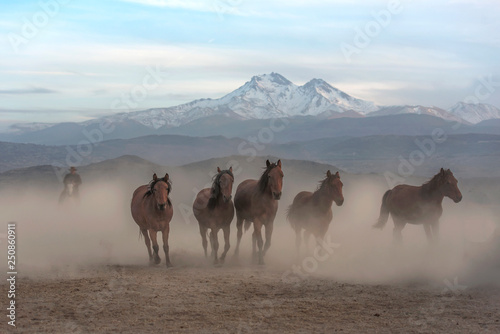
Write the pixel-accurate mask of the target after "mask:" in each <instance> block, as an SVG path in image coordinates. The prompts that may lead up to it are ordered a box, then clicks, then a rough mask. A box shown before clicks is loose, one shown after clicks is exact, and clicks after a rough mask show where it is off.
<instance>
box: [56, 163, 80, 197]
mask: <svg viewBox="0 0 500 334" xmlns="http://www.w3.org/2000/svg"><path fill="white" fill-rule="evenodd" d="M63 183H64V190H63V191H62V193H61V195H60V196H59V204H62V203H63V202H64V201H65V200H66V198H68V197H72V198H74V199H76V200H77V201H78V200H79V199H80V196H79V195H80V194H79V192H78V187H79V186H80V184H82V178H81V177H80V175H79V174H78V173H77V172H76V168H75V167H71V168H70V169H69V173H68V174H66V175H65V176H64V180H63Z"/></svg>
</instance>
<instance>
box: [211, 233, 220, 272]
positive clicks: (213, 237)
mask: <svg viewBox="0 0 500 334" xmlns="http://www.w3.org/2000/svg"><path fill="white" fill-rule="evenodd" d="M217 232H219V231H218V230H217V229H216V228H212V229H211V231H210V244H211V245H212V256H213V258H214V264H218V263H219V259H218V258H217V252H218V251H219V239H218V238H217Z"/></svg>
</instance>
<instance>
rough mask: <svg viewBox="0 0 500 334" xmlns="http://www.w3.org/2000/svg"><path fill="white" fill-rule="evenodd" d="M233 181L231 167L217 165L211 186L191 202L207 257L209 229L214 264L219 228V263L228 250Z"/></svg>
mask: <svg viewBox="0 0 500 334" xmlns="http://www.w3.org/2000/svg"><path fill="white" fill-rule="evenodd" d="M233 182H234V176H233V167H230V168H229V169H227V170H221V169H220V168H219V167H217V174H216V175H215V176H214V179H213V184H212V188H205V189H203V190H201V191H200V192H199V193H198V195H197V196H196V199H195V201H194V203H193V213H194V216H195V217H196V220H198V224H199V225H200V234H201V242H202V245H203V250H204V251H205V257H207V232H208V229H210V246H211V248H212V256H213V257H214V264H217V263H219V259H217V251H218V250H219V239H218V237H217V233H219V230H220V229H222V231H223V232H224V252H223V253H222V254H221V256H220V262H221V263H224V259H225V258H226V254H227V251H228V250H229V231H230V226H231V222H232V221H233V217H234V206H233V201H232V200H231V193H232V192H233Z"/></svg>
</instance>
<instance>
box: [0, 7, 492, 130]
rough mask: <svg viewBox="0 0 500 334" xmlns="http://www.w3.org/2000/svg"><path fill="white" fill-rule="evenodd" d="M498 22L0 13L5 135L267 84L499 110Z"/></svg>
mask: <svg viewBox="0 0 500 334" xmlns="http://www.w3.org/2000/svg"><path fill="white" fill-rule="evenodd" d="M43 4H45V5H43ZM498 17H500V1H498V0H484V1H481V0H470V1H469V0H447V1H439V0H435V1H427V0H419V1H417V0H414V1H408V0H400V1H398V0H391V1H378V0H377V1H376V0H367V1H350V0H340V1H320V0H307V1H306V0H304V1H301V0H286V1H285V0H277V1H264V0H252V1H250V0H206V1H198V0H122V1H119V0H108V1H97V0H89V1H77V0H72V1H71V0H70V1H68V0H64V1H63V0H59V1H58V0H41V1H23V0H20V1H9V2H7V1H2V2H1V4H0V36H1V48H0V55H1V60H2V61H1V62H0V129H5V127H6V126H8V125H9V124H11V123H15V122H26V121H35V122H62V121H82V120H86V119H89V118H94V117H97V116H100V115H105V114H109V113H113V112H118V111H126V110H140V109H147V108H150V107H167V106H172V105H177V104H180V103H184V102H189V101H192V100H193V99H197V98H205V97H211V98H217V97H221V96H223V95H225V94H226V93H229V92H231V91H232V90H234V89H236V88H238V87H239V86H241V85H243V84H244V83H245V82H246V81H248V80H249V79H250V78H251V77H252V76H253V75H256V74H263V73H270V72H278V73H280V74H282V75H283V76H285V77H286V78H288V79H289V80H291V81H292V82H294V83H296V84H299V85H300V84H304V83H305V82H307V81H309V80H310V79H312V78H322V79H324V80H326V81H328V82H329V83H330V84H332V85H333V86H335V87H337V88H339V89H341V90H344V91H345V92H346V93H348V94H350V95H353V96H355V97H358V98H362V99H366V100H371V101H374V102H376V103H377V104H381V105H390V104H422V105H426V106H430V105H435V106H438V107H442V108H448V107H450V106H451V105H453V104H454V103H456V102H457V101H461V100H464V99H466V98H467V97H468V96H471V95H474V94H475V91H477V90H478V89H480V90H481V92H482V93H484V92H486V91H485V88H484V85H485V84H484V82H485V81H486V82H488V81H489V82H490V84H489V88H488V89H489V91H488V94H481V102H484V103H490V104H493V105H495V106H497V107H500V93H499V92H498V91H500V62H499V58H500V57H499V55H500V52H499V51H500V20H498ZM152 73H153V74H152ZM478 87H479V88H478ZM481 87H482V88H481ZM497 90H498V91H497ZM127 99H128V100H127ZM124 101H125V102H124ZM127 101H128V102H127ZM118 102H120V103H118Z"/></svg>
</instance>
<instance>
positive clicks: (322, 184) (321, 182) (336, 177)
mask: <svg viewBox="0 0 500 334" xmlns="http://www.w3.org/2000/svg"><path fill="white" fill-rule="evenodd" d="M332 176H333V179H340V176H338V175H337V174H332ZM329 178H330V177H329V176H327V177H325V178H324V179H323V180H321V181H319V182H318V187H317V188H316V191H318V190H322V189H324V188H325V187H326V185H327V184H328V182H327V181H328V179H329Z"/></svg>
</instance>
